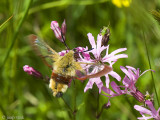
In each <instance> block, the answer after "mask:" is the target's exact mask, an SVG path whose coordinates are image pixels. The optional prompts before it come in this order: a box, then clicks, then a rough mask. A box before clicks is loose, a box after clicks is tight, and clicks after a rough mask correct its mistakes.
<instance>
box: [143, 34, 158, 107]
mask: <svg viewBox="0 0 160 120" xmlns="http://www.w3.org/2000/svg"><path fill="white" fill-rule="evenodd" d="M143 38H144V39H143V40H144V44H145V47H146V52H147V57H148V62H149V68H150V69H152V66H151V61H150V56H149V52H148V47H147V43H146V41H145V34H144V32H143ZM151 76H152V82H153V83H152V85H153V87H154V91H155V94H156V99H157V102H158V106H159V105H160V104H159V99H158V94H157V90H156V85H155V80H154V77H153V72H152V71H151Z"/></svg>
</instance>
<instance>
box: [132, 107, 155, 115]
mask: <svg viewBox="0 0 160 120" xmlns="http://www.w3.org/2000/svg"><path fill="white" fill-rule="evenodd" d="M134 109H136V110H137V111H139V112H142V113H145V114H148V115H152V112H151V111H150V110H148V109H146V108H144V107H141V106H139V105H135V106H134Z"/></svg>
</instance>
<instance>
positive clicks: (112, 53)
mask: <svg viewBox="0 0 160 120" xmlns="http://www.w3.org/2000/svg"><path fill="white" fill-rule="evenodd" d="M126 50H127V48H119V49H117V50H115V51H113V52H111V53H110V55H115V54H117V53H120V52H123V51H126Z"/></svg>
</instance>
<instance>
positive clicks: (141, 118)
mask: <svg viewBox="0 0 160 120" xmlns="http://www.w3.org/2000/svg"><path fill="white" fill-rule="evenodd" d="M151 118H153V117H152V116H151V117H146V116H144V115H143V117H138V118H137V119H139V120H148V119H151Z"/></svg>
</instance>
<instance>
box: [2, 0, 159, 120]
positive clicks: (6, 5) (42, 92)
mask: <svg viewBox="0 0 160 120" xmlns="http://www.w3.org/2000/svg"><path fill="white" fill-rule="evenodd" d="M0 5H1V7H0V98H1V99H0V118H2V117H3V116H5V117H17V119H18V117H19V118H21V119H23V118H24V119H25V120H32V119H33V120H47V119H48V120H64V119H65V120H70V119H72V115H71V114H70V113H71V112H70V109H69V107H67V105H69V106H70V108H71V109H72V110H73V109H74V107H75V106H76V108H77V111H72V112H76V116H75V117H76V118H73V119H77V120H81V119H84V120H90V119H96V115H97V114H98V113H99V112H100V110H101V107H102V106H103V105H104V104H106V103H107V101H108V98H107V97H105V96H103V95H101V94H100V95H98V88H97V86H96V85H94V87H93V89H90V90H88V91H87V92H86V93H84V88H85V85H86V84H87V81H84V82H83V83H82V82H81V81H78V80H76V81H75V84H73V83H72V84H71V87H70V88H69V89H68V90H67V92H66V93H65V94H64V96H63V99H61V98H59V99H58V98H55V97H53V96H52V93H51V90H50V89H49V88H48V86H47V85H46V84H45V83H44V82H43V81H40V80H38V79H37V78H33V77H31V76H28V75H27V74H26V73H25V72H24V71H23V66H24V65H26V64H28V65H30V66H33V67H34V68H36V69H38V70H39V71H40V72H41V73H43V75H47V76H50V75H51V71H50V69H49V68H48V67H47V66H45V65H44V64H43V62H42V60H41V59H40V58H39V57H38V56H36V55H35V53H34V52H33V50H32V49H31V47H30V46H29V44H28V41H27V40H26V36H28V35H30V34H36V35H37V36H40V37H41V38H43V39H44V40H45V42H47V43H48V44H49V45H50V46H51V47H52V48H53V49H54V50H56V51H57V52H58V51H61V50H62V49H65V46H64V45H63V44H62V43H61V42H59V41H58V40H57V39H56V38H55V36H54V33H53V31H52V30H51V29H50V23H51V21H53V20H56V21H58V22H59V23H62V22H63V20H64V19H65V20H66V24H67V33H66V43H67V45H68V46H69V47H70V48H75V47H78V46H83V47H86V46H90V44H89V42H88V38H87V33H89V32H90V33H92V34H93V36H94V37H95V38H96V37H97V34H98V33H99V32H100V29H101V28H102V27H103V26H109V28H110V34H111V36H110V41H109V44H110V52H111V51H114V50H116V49H118V48H124V47H126V48H127V51H126V52H125V53H126V54H128V58H127V59H120V60H119V61H118V62H117V63H115V65H114V71H116V72H117V73H118V74H119V75H120V76H121V77H122V78H123V77H124V74H123V73H122V71H120V66H126V65H130V66H134V67H135V68H140V69H141V70H142V71H144V70H146V69H150V66H149V59H148V57H147V51H148V55H149V58H150V62H151V68H152V69H153V70H155V71H156V72H155V73H153V77H154V80H155V81H154V82H153V79H152V77H151V74H150V73H149V72H148V73H147V74H145V75H144V76H143V77H141V78H140V79H139V80H138V82H137V86H138V88H139V90H140V91H141V92H142V93H144V94H145V92H146V91H149V93H150V94H152V93H153V94H154V96H156V95H155V89H154V85H155V87H156V90H157V93H158V97H159V100H160V96H159V92H160V82H159V81H160V74H159V72H160V53H159V48H160V41H159V40H160V25H159V21H158V20H159V19H154V16H152V13H153V12H152V13H151V11H154V10H158V9H160V2H159V1H158V0H147V1H139V0H134V1H132V2H131V4H130V6H128V7H121V8H118V7H116V6H115V5H114V4H113V3H112V2H111V1H109V0H98V1H96V0H86V1H83V0H80V1H76V0H59V1H50V0H45V1H42V0H1V1H0ZM12 15H13V17H12V18H10V17H11V16H12ZM154 15H159V13H158V12H156V14H154ZM157 17H158V18H159V16H157ZM8 18H10V19H9V20H8ZM144 41H145V42H146V45H145V42H144ZM146 46H147V49H146ZM111 80H114V79H113V78H111ZM74 94H76V98H75V97H73V96H74ZM75 99H76V100H75ZM97 100H98V101H97ZM64 101H65V102H66V103H65V102H64ZM75 101H76V102H75ZM124 101H125V102H124ZM159 102H160V101H159ZM154 103H155V108H158V101H157V98H156V97H155V99H154ZM135 104H138V102H137V101H136V100H135V98H133V97H130V96H119V97H116V98H113V99H112V100H111V107H110V108H109V109H104V110H103V112H102V114H101V116H100V118H99V120H115V119H122V120H127V119H136V118H137V117H138V116H140V114H139V113H138V112H137V111H136V110H135V109H134V105H135Z"/></svg>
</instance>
